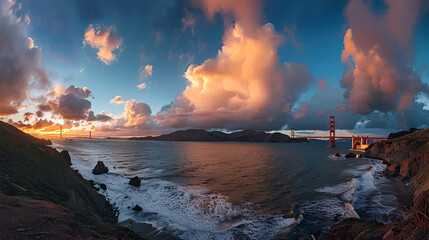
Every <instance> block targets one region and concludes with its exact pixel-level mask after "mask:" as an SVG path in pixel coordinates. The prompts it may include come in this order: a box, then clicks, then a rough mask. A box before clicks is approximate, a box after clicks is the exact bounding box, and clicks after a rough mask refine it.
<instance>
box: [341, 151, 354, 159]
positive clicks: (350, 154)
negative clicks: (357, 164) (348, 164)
mask: <svg viewBox="0 0 429 240" xmlns="http://www.w3.org/2000/svg"><path fill="white" fill-rule="evenodd" d="M344 157H345V158H355V157H356V154H355V153H351V152H349V153H347V154H346V155H345V156H344Z"/></svg>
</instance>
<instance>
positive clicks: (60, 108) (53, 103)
mask: <svg viewBox="0 0 429 240" xmlns="http://www.w3.org/2000/svg"><path fill="white" fill-rule="evenodd" d="M48 105H49V106H50V107H51V109H52V113H53V114H57V115H60V116H61V117H62V118H63V119H66V120H83V119H86V118H87V116H88V111H89V109H91V102H90V101H88V100H87V99H82V98H79V97H76V96H75V95H74V94H72V93H69V94H65V95H63V94H62V95H60V96H58V97H57V98H55V99H54V100H48Z"/></svg>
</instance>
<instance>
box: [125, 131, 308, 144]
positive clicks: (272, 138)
mask: <svg viewBox="0 0 429 240" xmlns="http://www.w3.org/2000/svg"><path fill="white" fill-rule="evenodd" d="M130 139H132V140H156V141H194V142H291V138H290V137H289V136H288V135H285V134H282V133H266V132H264V131H255V130H253V129H247V130H243V131H238V132H233V133H229V134H228V133H224V132H220V131H206V130H204V129H188V130H179V131H176V132H172V133H169V134H164V135H161V136H157V137H152V136H150V137H133V138H130ZM300 140H301V141H303V139H300ZM304 141H306V139H304Z"/></svg>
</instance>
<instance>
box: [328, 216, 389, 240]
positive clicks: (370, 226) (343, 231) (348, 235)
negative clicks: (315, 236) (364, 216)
mask: <svg viewBox="0 0 429 240" xmlns="http://www.w3.org/2000/svg"><path fill="white" fill-rule="evenodd" d="M386 232H387V230H386V227H385V226H384V224H382V223H379V222H377V221H375V220H373V221H364V220H360V219H357V218H348V219H344V220H343V221H341V222H340V223H338V224H336V225H334V226H333V227H332V228H331V229H330V230H329V233H328V237H327V239H338V240H352V239H361V240H363V239H368V240H369V239H383V236H384V235H385V234H386Z"/></svg>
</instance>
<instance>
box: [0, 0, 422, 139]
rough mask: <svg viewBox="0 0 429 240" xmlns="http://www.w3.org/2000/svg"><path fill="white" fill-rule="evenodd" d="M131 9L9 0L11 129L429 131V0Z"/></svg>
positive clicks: (207, 3) (213, 0) (2, 71)
mask: <svg viewBox="0 0 429 240" xmlns="http://www.w3.org/2000/svg"><path fill="white" fill-rule="evenodd" d="M117 4H118V3H115V2H98V1H94V2H92V3H91V4H88V5H87V4H86V3H83V2H82V3H81V2H79V3H77V2H73V1H60V2H55V3H52V2H50V3H48V2H46V4H45V5H46V6H45V7H46V8H48V9H51V8H52V9H54V10H53V12H54V13H55V14H52V15H49V14H48V15H46V17H45V12H46V11H47V12H50V10H46V9H45V7H42V5H43V4H36V3H34V2H31V1H6V0H2V1H1V4H0V6H1V13H0V14H1V15H0V19H1V20H2V21H1V24H0V32H1V37H0V43H2V48H1V49H3V50H1V51H0V58H1V59H3V60H2V62H1V64H0V83H1V84H0V92H1V99H0V115H1V116H2V117H1V118H2V120H3V121H5V122H9V123H11V124H13V125H15V126H17V127H18V128H20V129H21V130H23V131H25V132H27V133H30V134H34V135H46V136H49V137H57V136H58V134H59V131H60V130H59V128H60V126H62V127H63V133H64V134H65V135H68V136H74V137H75V136H87V135H88V134H89V131H92V132H93V136H98V137H107V136H146V135H150V134H155V135H156V134H160V133H164V132H168V131H172V130H174V129H183V128H205V129H224V130H240V129H247V128H253V129H260V130H281V129H290V128H295V129H326V128H327V125H326V119H327V118H328V117H329V115H337V116H338V119H341V125H339V127H340V128H344V129H356V128H396V129H399V128H409V127H424V126H427V124H428V119H429V110H428V109H429V106H428V94H429V87H428V70H427V63H428V62H429V57H428V56H429V55H428V54H427V53H428V48H427V44H425V43H426V42H428V41H429V36H428V35H427V31H426V32H425V31H424V30H425V29H426V28H425V27H427V26H428V23H429V17H428V8H429V7H428V4H427V3H426V2H425V1H419V0H413V1H407V3H406V4H405V3H404V1H400V0H394V1H374V2H373V1H368V2H366V1H363V0H351V1H327V2H325V1H311V3H310V4H308V6H307V4H305V6H304V4H301V3H297V2H295V3H289V2H288V3H286V2H282V1H274V2H272V1H271V2H264V1H259V0H251V1H244V0H243V1H241V0H240V1H224V0H202V1H177V2H176V1H159V2H158V1H157V2H156V3H154V2H146V3H143V2H136V3H135V4H134V3H133V4H130V7H122V6H121V7H117V6H116V5H117ZM43 6H44V5H43ZM143 8H144V9H145V10H144V12H139V9H143ZM307 8H308V9H307ZM311 9H314V11H315V12H314V14H307V13H306V11H313V10H311ZM315 9H318V10H315ZM319 10H320V11H319ZM280 13H281V14H280ZM297 13H298V14H297ZM67 14H73V17H72V18H70V17H69V16H68V15H67ZM322 15H323V16H324V15H330V16H332V19H331V18H330V19H327V18H323V20H321V22H320V23H318V22H317V21H319V19H321V17H320V16H322ZM304 16H305V17H304ZM70 19H72V20H70ZM310 22H311V24H313V25H314V26H312V25H311V24H310ZM321 26H323V29H325V30H320V29H321V28H320V27H321ZM12 66H13V67H12Z"/></svg>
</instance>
